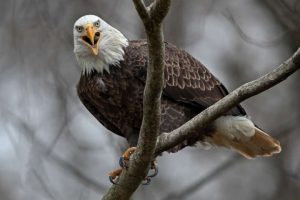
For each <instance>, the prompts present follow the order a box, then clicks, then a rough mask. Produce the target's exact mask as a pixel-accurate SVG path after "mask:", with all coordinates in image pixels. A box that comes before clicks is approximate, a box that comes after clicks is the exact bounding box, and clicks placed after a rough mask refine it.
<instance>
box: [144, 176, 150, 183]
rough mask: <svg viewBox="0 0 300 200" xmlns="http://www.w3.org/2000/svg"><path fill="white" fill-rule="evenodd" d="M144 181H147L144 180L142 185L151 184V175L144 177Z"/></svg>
mask: <svg viewBox="0 0 300 200" xmlns="http://www.w3.org/2000/svg"><path fill="white" fill-rule="evenodd" d="M144 181H146V182H142V185H149V184H150V182H151V178H150V177H149V176H146V178H145V179H144Z"/></svg>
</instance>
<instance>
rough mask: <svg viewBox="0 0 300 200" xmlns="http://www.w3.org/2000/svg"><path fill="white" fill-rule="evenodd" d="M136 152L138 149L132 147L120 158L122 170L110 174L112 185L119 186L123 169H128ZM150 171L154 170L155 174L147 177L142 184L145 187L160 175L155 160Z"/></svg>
mask: <svg viewBox="0 0 300 200" xmlns="http://www.w3.org/2000/svg"><path fill="white" fill-rule="evenodd" d="M135 150H136V147H130V148H128V149H127V150H126V151H125V152H124V153H123V155H122V156H121V157H120V160H119V164H120V166H121V168H119V169H117V170H114V171H112V172H110V173H109V180H110V182H111V183H113V184H117V182H118V178H119V176H120V174H121V173H122V171H123V169H125V170H126V169H127V168H128V166H129V160H130V156H131V155H132V154H133V153H134V151H135ZM150 170H154V172H153V173H152V174H150V175H147V176H146V177H145V179H144V181H143V183H142V184H143V185H148V184H149V183H150V182H151V178H153V177H155V176H156V175H157V174H158V167H157V162H156V160H153V161H152V162H151V166H150Z"/></svg>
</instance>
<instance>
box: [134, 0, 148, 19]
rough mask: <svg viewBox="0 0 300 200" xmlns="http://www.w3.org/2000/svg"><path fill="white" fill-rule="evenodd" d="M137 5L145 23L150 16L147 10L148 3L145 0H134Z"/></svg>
mask: <svg viewBox="0 0 300 200" xmlns="http://www.w3.org/2000/svg"><path fill="white" fill-rule="evenodd" d="M132 1H133V3H134V6H135V9H136V10H137V12H138V14H139V15H140V18H141V19H142V21H143V22H144V23H145V22H147V21H149V19H150V16H149V13H148V11H147V8H146V5H145V3H144V1H143V0H132Z"/></svg>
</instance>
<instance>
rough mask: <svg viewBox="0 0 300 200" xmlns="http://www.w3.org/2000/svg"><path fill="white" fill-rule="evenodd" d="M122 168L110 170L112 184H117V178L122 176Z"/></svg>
mask: <svg viewBox="0 0 300 200" xmlns="http://www.w3.org/2000/svg"><path fill="white" fill-rule="evenodd" d="M122 170H123V169H122V168H119V169H116V170H114V171H112V172H110V173H109V174H108V175H109V180H110V182H111V183H112V184H117V178H118V177H119V176H120V174H121V172H122Z"/></svg>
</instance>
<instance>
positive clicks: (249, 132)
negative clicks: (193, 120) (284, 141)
mask: <svg viewBox="0 0 300 200" xmlns="http://www.w3.org/2000/svg"><path fill="white" fill-rule="evenodd" d="M215 126H216V132H214V134H213V135H212V136H211V137H207V138H206V139H205V141H206V142H209V143H211V144H213V145H216V146H222V147H227V148H230V149H233V150H235V151H237V152H238V153H240V154H241V155H243V156H244V157H246V158H248V159H251V158H254V157H256V156H271V155H273V154H276V153H279V152H280V151H281V147H280V144H279V142H278V141H277V140H275V139H274V138H272V137H271V136H269V135H268V134H267V133H265V132H263V131H262V130H260V129H259V128H256V127H255V126H254V124H253V123H252V121H250V120H249V119H247V118H246V117H240V116H239V117H234V116H224V117H221V118H219V119H217V120H216V122H215Z"/></svg>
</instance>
